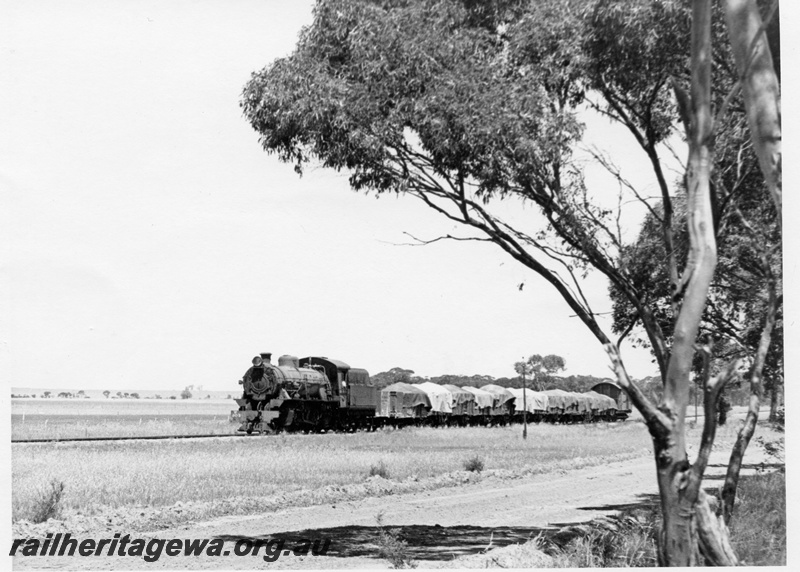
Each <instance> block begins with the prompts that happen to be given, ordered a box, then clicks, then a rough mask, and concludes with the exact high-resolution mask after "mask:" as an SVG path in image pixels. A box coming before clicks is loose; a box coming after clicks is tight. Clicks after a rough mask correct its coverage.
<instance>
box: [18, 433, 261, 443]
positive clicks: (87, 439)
mask: <svg viewBox="0 0 800 572" xmlns="http://www.w3.org/2000/svg"><path fill="white" fill-rule="evenodd" d="M226 437H241V438H245V437H257V435H243V434H241V433H218V434H211V435H146V436H139V437H75V438H69V439H61V438H56V439H12V440H11V444H12V445H13V444H16V443H20V444H22V443H80V442H87V443H88V442H90V441H163V440H167V439H212V438H226Z"/></svg>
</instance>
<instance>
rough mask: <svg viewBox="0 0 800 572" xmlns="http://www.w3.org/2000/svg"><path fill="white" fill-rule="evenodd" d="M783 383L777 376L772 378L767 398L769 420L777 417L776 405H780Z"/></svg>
mask: <svg viewBox="0 0 800 572" xmlns="http://www.w3.org/2000/svg"><path fill="white" fill-rule="evenodd" d="M782 386H783V383H782V380H781V379H778V378H777V377H776V378H775V379H773V380H772V390H771V391H770V400H769V420H770V421H775V420H776V419H777V418H778V407H780V406H781V403H782V399H781V397H782V396H781V393H782V392H783V391H782V390H783V387H782Z"/></svg>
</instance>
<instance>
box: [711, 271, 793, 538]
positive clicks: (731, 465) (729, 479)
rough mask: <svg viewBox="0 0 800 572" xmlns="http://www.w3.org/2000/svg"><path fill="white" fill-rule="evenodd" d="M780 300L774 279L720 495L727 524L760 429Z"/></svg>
mask: <svg viewBox="0 0 800 572" xmlns="http://www.w3.org/2000/svg"><path fill="white" fill-rule="evenodd" d="M780 300H781V297H779V296H777V295H776V292H775V280H774V279H771V280H770V281H769V306H768V307H767V318H766V320H765V321H764V327H763V329H762V330H761V338H760V339H759V341H758V349H757V350H756V356H755V359H754V360H753V368H752V370H751V372H750V403H749V406H748V409H747V416H746V417H745V420H744V426H743V427H742V428H741V429H740V430H739V435H738V436H737V437H736V443H735V444H734V446H733V451H732V452H731V458H730V461H729V462H728V471H727V473H726V474H725V483H724V484H723V486H722V494H721V495H720V496H721V500H722V516H723V518H724V519H725V524H728V523H730V521H731V515H732V514H733V504H734V501H735V500H736V489H737V487H738V486H739V472H740V471H741V469H742V459H743V458H744V452H745V451H746V450H747V445H748V444H750V439H751V438H752V436H753V433H754V432H755V430H756V423H757V422H758V407H759V405H760V404H761V393H762V389H761V372H762V371H763V370H764V362H765V361H766V358H767V351H768V350H769V344H770V342H771V341H772V330H773V329H774V327H775V319H776V316H777V313H778V305H779V304H780ZM773 392H774V390H773Z"/></svg>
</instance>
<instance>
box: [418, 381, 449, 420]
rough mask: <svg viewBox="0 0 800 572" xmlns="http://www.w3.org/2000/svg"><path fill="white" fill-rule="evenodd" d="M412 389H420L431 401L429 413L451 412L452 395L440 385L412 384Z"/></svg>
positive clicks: (429, 383)
mask: <svg viewBox="0 0 800 572" xmlns="http://www.w3.org/2000/svg"><path fill="white" fill-rule="evenodd" d="M412 385H413V386H414V387H416V388H419V389H421V390H422V391H424V392H425V394H426V395H427V396H428V399H430V400H431V411H437V412H439V413H452V412H453V394H452V393H450V392H449V391H448V390H447V389H445V388H444V387H442V386H441V385H437V384H435V383H431V382H430V381H426V382H424V383H413V384H412Z"/></svg>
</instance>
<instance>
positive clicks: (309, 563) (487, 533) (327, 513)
mask: <svg viewBox="0 0 800 572" xmlns="http://www.w3.org/2000/svg"><path fill="white" fill-rule="evenodd" d="M728 451H729V449H728V447H719V448H718V450H716V451H714V453H713V454H712V457H711V461H710V466H709V469H708V471H707V477H706V486H707V487H714V486H716V485H717V484H718V483H719V479H720V478H721V476H722V472H723V471H724V464H725V463H726V461H727V454H728ZM745 461H746V469H745V471H743V472H744V473H745V474H746V473H748V472H752V471H753V470H754V468H755V467H756V466H759V465H760V464H761V463H769V461H770V460H769V459H768V458H767V456H766V454H765V453H764V451H763V449H762V448H761V447H757V446H751V447H749V448H748V453H747V457H746V459H745ZM653 463H654V461H653V459H652V457H651V455H650V454H646V453H644V452H643V454H642V456H641V457H639V458H635V459H632V460H628V461H623V462H613V463H608V464H605V465H601V466H595V467H588V468H582V469H575V470H569V471H560V472H557V473H549V474H540V475H531V476H526V477H523V478H518V479H511V480H509V479H505V480H501V479H498V478H495V477H487V478H485V479H483V480H481V481H480V482H477V483H472V484H467V485H464V486H459V487H452V488H446V489H438V490H434V491H426V492H417V493H407V494H397V495H390V496H383V497H379V498H366V499H362V500H359V501H352V502H342V503H338V504H331V505H321V506H312V507H303V508H290V509H286V510H280V511H277V512H274V513H269V514H263V515H256V516H248V517H241V516H239V517H225V518H220V519H216V520H213V521H209V522H204V523H195V524H191V525H184V526H181V527H178V528H172V529H167V530H162V531H158V532H154V533H152V535H142V536H145V537H151V536H152V537H154V538H161V539H174V538H180V539H212V540H214V539H219V540H221V541H223V542H224V551H227V552H228V555H227V556H225V555H224V551H223V555H222V556H206V555H202V556H175V557H169V556H166V555H162V556H161V557H160V558H159V559H158V560H157V561H155V562H145V561H144V560H143V559H142V558H141V557H135V556H133V557H132V556H127V557H122V556H119V557H107V556H99V557H94V556H92V557H71V558H70V557H15V558H14V568H16V569H24V568H36V569H49V568H54V569H141V568H160V569H163V568H168V569H175V568H191V569H194V568H204V569H248V568H384V567H387V565H388V563H387V561H386V560H382V559H379V558H376V554H377V545H376V542H377V539H378V537H379V528H378V527H377V524H376V517H377V516H378V515H379V514H381V515H382V520H383V524H384V526H385V527H389V528H392V527H400V528H401V535H402V538H403V539H405V540H406V541H407V542H408V550H409V556H411V557H412V558H413V559H414V560H417V561H418V562H420V563H421V564H422V566H438V565H440V564H441V563H442V561H443V560H451V559H453V558H454V557H457V556H462V555H466V554H474V553H476V552H478V551H480V550H482V549H485V548H486V547H487V546H489V545H490V544H491V546H492V547H500V546H504V545H508V544H512V543H514V544H516V543H520V542H524V541H525V540H528V539H530V538H532V537H535V536H536V535H537V534H538V533H539V532H541V531H542V530H544V529H548V528H552V527H556V526H559V525H563V524H567V523H578V522H583V521H588V520H592V519H594V518H596V517H598V516H600V515H604V514H609V513H611V512H613V511H615V510H619V509H621V508H624V507H625V506H631V505H637V504H641V503H643V502H653V501H654V499H655V498H656V497H655V493H656V488H655V479H654V478H653V469H654V467H653ZM306 539H308V540H311V541H318V542H319V545H318V546H320V547H323V546H324V540H325V539H330V544H329V546H328V550H327V553H326V555H325V556H311V555H308V556H296V555H295V554H291V553H289V551H290V550H291V549H293V548H294V547H297V546H299V545H300V544H301V543H302V542H303V541H304V540H306ZM259 541H261V542H262V543H263V544H264V545H266V546H267V548H261V549H259V553H258V554H257V555H253V553H252V551H251V553H250V555H247V556H237V555H235V548H236V546H237V543H239V547H240V549H242V550H243V549H245V548H247V547H248V546H253V547H255V545H256V544H257V543H258V542H259ZM270 541H273V543H272V544H268V543H269V542H270ZM279 543H282V544H279ZM270 547H271V548H270ZM279 549H280V550H279ZM268 550H273V552H270V554H275V555H280V558H279V559H277V560H276V561H275V562H267V561H265V559H264V554H265V553H266V552H267V551H268ZM268 559H270V558H269V557H268Z"/></svg>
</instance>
